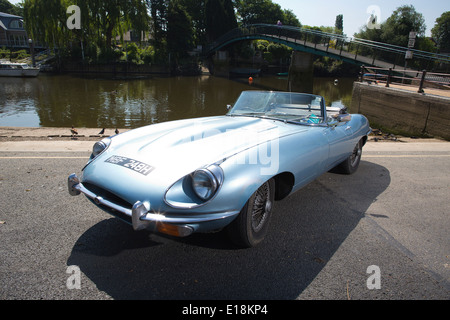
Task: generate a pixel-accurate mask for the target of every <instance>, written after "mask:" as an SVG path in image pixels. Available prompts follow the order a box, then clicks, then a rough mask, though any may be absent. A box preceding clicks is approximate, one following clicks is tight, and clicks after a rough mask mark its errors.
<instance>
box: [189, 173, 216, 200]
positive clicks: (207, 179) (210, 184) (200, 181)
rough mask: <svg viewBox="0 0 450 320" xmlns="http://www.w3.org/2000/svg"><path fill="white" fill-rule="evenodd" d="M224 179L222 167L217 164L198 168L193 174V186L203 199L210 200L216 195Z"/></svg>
mask: <svg viewBox="0 0 450 320" xmlns="http://www.w3.org/2000/svg"><path fill="white" fill-rule="evenodd" d="M222 181H223V172H222V169H220V167H218V166H215V165H213V166H210V167H208V168H202V169H199V170H196V171H195V172H194V173H193V174H192V188H193V190H194V192H195V194H196V195H197V196H198V197H199V198H200V199H202V200H203V201H208V200H210V199H211V198H212V197H214V195H215V194H216V192H217V190H218V189H219V187H220V185H221V184H222Z"/></svg>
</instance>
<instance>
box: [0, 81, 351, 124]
mask: <svg viewBox="0 0 450 320" xmlns="http://www.w3.org/2000/svg"><path fill="white" fill-rule="evenodd" d="M334 80H335V79H331V78H316V79H315V80H314V93H315V94H319V95H322V96H324V97H325V101H327V105H330V104H333V105H345V106H346V107H348V108H350V104H351V97H352V88H353V81H355V79H349V78H343V79H339V83H338V84H337V85H335V82H334ZM286 88H287V78H286V77H277V76H263V77H260V78H255V79H254V80H253V83H252V84H249V82H248V80H247V79H226V78H220V77H214V76H207V75H204V76H197V77H154V78H146V79H134V80H123V79H105V78H92V77H90V78H86V77H81V76H75V75H49V74H40V75H39V77H37V78H0V126H12V127H71V126H75V127H78V128H82V127H86V128H137V127H141V126H144V125H148V124H153V123H158V122H164V121H169V120H178V119H186V118H194V117H195V118H196V117H203V116H215V115H223V114H225V113H226V111H227V109H226V106H227V104H233V102H234V101H235V100H236V99H237V97H238V96H239V94H240V92H242V91H243V90H258V89H260V90H280V91H285V90H286Z"/></svg>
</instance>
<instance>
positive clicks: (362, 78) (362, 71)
mask: <svg viewBox="0 0 450 320" xmlns="http://www.w3.org/2000/svg"><path fill="white" fill-rule="evenodd" d="M364 70H365V67H364V66H361V71H360V74H361V81H360V82H364Z"/></svg>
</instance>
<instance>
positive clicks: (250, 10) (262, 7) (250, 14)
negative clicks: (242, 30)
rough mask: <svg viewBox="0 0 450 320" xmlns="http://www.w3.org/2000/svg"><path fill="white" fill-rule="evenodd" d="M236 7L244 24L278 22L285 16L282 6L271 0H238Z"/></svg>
mask: <svg viewBox="0 0 450 320" xmlns="http://www.w3.org/2000/svg"><path fill="white" fill-rule="evenodd" d="M236 7H237V13H238V15H239V17H240V21H241V23H242V24H243V25H248V24H255V23H268V24H276V23H277V21H278V20H283V18H284V12H283V10H282V9H281V6H280V5H279V4H276V3H273V2H272V1H271V0H241V1H236ZM282 22H283V21H282Z"/></svg>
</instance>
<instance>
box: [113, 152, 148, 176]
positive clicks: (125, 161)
mask: <svg viewBox="0 0 450 320" xmlns="http://www.w3.org/2000/svg"><path fill="white" fill-rule="evenodd" d="M105 162H107V163H111V164H116V165H118V166H122V167H125V168H128V169H130V170H133V171H134V172H137V173H140V174H142V175H144V176H147V175H148V174H149V173H150V172H152V171H153V170H154V169H155V168H153V167H152V166H151V165H148V164H146V163H143V162H140V161H137V160H133V159H130V158H127V157H121V156H112V157H110V158H108V159H106V160H105Z"/></svg>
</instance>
